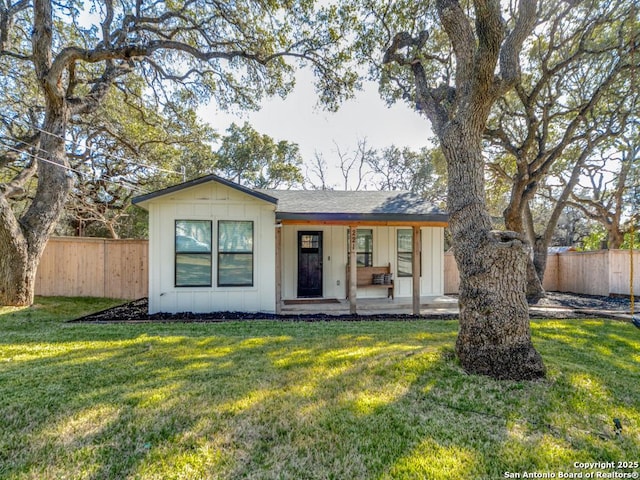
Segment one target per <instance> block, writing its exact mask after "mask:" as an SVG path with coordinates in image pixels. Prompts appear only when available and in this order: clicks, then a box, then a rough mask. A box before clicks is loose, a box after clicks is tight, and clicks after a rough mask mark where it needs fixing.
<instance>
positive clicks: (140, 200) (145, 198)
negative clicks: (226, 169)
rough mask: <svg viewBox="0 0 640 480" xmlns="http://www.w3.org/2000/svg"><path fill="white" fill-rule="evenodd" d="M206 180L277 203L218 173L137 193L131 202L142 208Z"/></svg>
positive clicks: (206, 181)
mask: <svg viewBox="0 0 640 480" xmlns="http://www.w3.org/2000/svg"><path fill="white" fill-rule="evenodd" d="M208 182H217V183H220V184H222V185H224V186H226V187H229V188H232V189H234V190H237V191H239V192H242V193H245V194H247V195H250V196H252V197H254V198H258V199H260V200H264V201H265V202H269V203H272V204H274V205H277V204H278V199H277V198H275V197H273V196H271V195H268V194H266V193H263V192H260V191H257V190H252V189H251V188H247V187H243V186H242V185H238V184H237V183H235V182H232V181H230V180H227V179H225V178H222V177H219V176H218V175H214V174H211V175H206V176H204V177H200V178H196V179H194V180H189V181H188V182H184V183H179V184H178V185H173V186H171V187H167V188H163V189H162V190H156V191H155V192H151V193H147V194H145V195H139V196H137V197H134V198H133V199H132V200H131V203H132V204H133V205H138V206H140V207H142V208H145V205H144V204H146V203H148V202H149V201H151V200H155V199H156V198H159V197H163V196H165V195H170V194H172V193H176V192H179V191H182V190H185V189H187V188H192V187H196V186H198V185H202V184H204V183H208Z"/></svg>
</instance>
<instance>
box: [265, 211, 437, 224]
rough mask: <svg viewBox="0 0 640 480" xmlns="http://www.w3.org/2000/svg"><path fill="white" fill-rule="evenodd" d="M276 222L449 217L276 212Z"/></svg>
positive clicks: (434, 218)
mask: <svg viewBox="0 0 640 480" xmlns="http://www.w3.org/2000/svg"><path fill="white" fill-rule="evenodd" d="M276 220H281V221H292V222H296V221H300V222H318V223H327V222H336V223H348V222H354V223H378V222H393V223H403V222H406V223H408V224H413V223H439V224H440V223H448V222H449V215H448V214H446V213H440V212H438V213H429V214H403V213H321V212H313V213H292V212H276Z"/></svg>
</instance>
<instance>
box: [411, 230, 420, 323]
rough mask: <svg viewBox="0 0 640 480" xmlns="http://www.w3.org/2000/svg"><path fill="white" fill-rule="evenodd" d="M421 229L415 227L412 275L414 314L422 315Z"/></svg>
mask: <svg viewBox="0 0 640 480" xmlns="http://www.w3.org/2000/svg"><path fill="white" fill-rule="evenodd" d="M420 251H421V245H420V227H419V226H417V225H414V226H413V254H412V258H411V260H412V262H413V263H412V269H411V271H412V274H413V314H414V315H420V257H421V255H420Z"/></svg>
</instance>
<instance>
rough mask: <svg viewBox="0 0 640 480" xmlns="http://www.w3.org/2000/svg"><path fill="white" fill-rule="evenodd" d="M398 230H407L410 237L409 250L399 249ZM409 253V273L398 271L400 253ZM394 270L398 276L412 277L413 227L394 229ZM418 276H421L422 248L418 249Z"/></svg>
mask: <svg viewBox="0 0 640 480" xmlns="http://www.w3.org/2000/svg"><path fill="white" fill-rule="evenodd" d="M400 232H409V238H410V239H411V242H410V245H411V250H400V242H399V238H398V237H399V236H400ZM420 244H421V245H422V229H420ZM401 253H404V254H405V255H406V254H407V253H409V254H411V258H410V260H411V261H410V262H409V273H407V272H401V271H400V254H401ZM396 262H397V263H396V270H397V272H396V273H397V275H398V278H412V277H413V229H411V228H398V229H396ZM420 277H422V249H420Z"/></svg>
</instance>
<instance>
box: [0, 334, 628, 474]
mask: <svg viewBox="0 0 640 480" xmlns="http://www.w3.org/2000/svg"><path fill="white" fill-rule="evenodd" d="M564 325H566V324H565V323H563V322H558V324H557V326H556V325H554V324H553V323H543V322H540V323H538V324H536V325H535V328H534V331H535V334H536V337H535V338H536V343H537V345H538V347H539V348H540V350H541V352H542V354H543V356H544V357H545V360H546V361H547V365H548V366H549V369H550V378H549V379H548V380H546V381H542V382H532V383H519V382H496V381H493V380H490V379H488V378H483V377H470V376H467V375H466V374H465V373H464V372H463V371H462V370H461V369H460V368H459V366H458V364H457V362H456V360H455V358H454V355H453V344H454V341H455V336H456V333H457V332H456V330H457V324H456V323H455V322H405V323H393V322H375V323H366V322H364V323H361V322H358V323H349V322H347V323H336V324H295V323H291V324H287V323H273V322H255V323H253V322H243V323H229V324H217V325H212V324H209V325H176V324H172V325H122V326H64V327H59V328H58V329H57V330H55V331H47V337H48V338H38V337H37V335H36V336H35V338H34V336H33V335H25V337H24V339H23V340H22V341H14V343H12V344H5V345H3V346H2V347H0V353H1V354H2V355H1V356H0V477H2V478H59V477H63V476H66V477H71V478H89V479H105V478H114V479H116V478H118V479H119V478H296V479H300V478H353V479H356V478H363V479H364V478H437V479H449V478H451V479H458V478H502V477H503V474H504V472H506V471H511V472H517V471H534V470H538V471H546V470H549V469H551V470H567V468H568V467H569V466H570V465H572V464H573V462H574V461H576V460H581V461H582V460H583V459H584V460H588V459H591V460H593V461H603V460H607V459H615V458H616V457H619V458H625V457H629V458H632V457H633V458H638V451H639V445H640V441H639V440H638V424H639V423H640V422H639V419H638V413H637V412H634V411H633V409H632V406H633V405H637V404H638V402H639V401H640V392H639V387H638V385H639V384H640V382H638V381H637V380H638V375H639V373H638V367H637V365H636V366H635V368H634V367H633V365H632V364H630V363H624V362H623V367H624V369H625V372H624V376H627V377H628V376H629V375H631V378H632V381H633V382H634V384H633V385H630V386H626V387H625V386H624V382H623V380H622V378H621V377H622V376H623V375H622V374H620V375H618V374H616V375H613V374H612V372H613V371H616V372H618V371H619V370H620V368H621V367H620V366H619V365H618V362H620V360H619V358H618V357H619V356H620V355H625V354H629V352H630V351H633V348H636V349H637V348H638V346H637V344H634V343H633V342H631V344H626V343H625V342H620V341H618V340H617V339H616V338H615V335H617V333H616V331H615V330H608V329H607V328H605V327H606V326H602V325H596V324H594V325H590V324H587V325H586V326H584V327H583V326H581V325H580V324H578V323H575V324H574V323H570V324H569V325H570V328H567V329H565V327H564ZM598 332H600V334H598ZM623 333H625V332H623ZM602 335H605V336H606V338H607V339H608V341H607V345H608V348H609V349H610V350H611V352H612V354H611V355H610V356H607V355H606V354H603V353H598V352H596V353H592V354H591V356H589V357H584V355H585V354H584V350H585V349H587V350H588V349H589V348H590V347H592V346H594V345H597V344H598V343H602ZM583 360H584V361H587V360H588V362H591V363H582V361H583ZM620 412H622V414H623V415H622V416H623V418H624V422H625V426H626V428H627V430H628V433H626V432H625V433H626V435H627V436H626V437H625V439H624V440H622V441H617V440H612V439H611V438H608V437H607V438H603V437H602V436H599V435H598V434H599V433H607V430H606V422H607V421H608V419H609V418H610V416H611V415H612V414H614V413H616V414H619V413H620ZM585 432H586V433H585ZM605 437H606V436H605Z"/></svg>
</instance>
